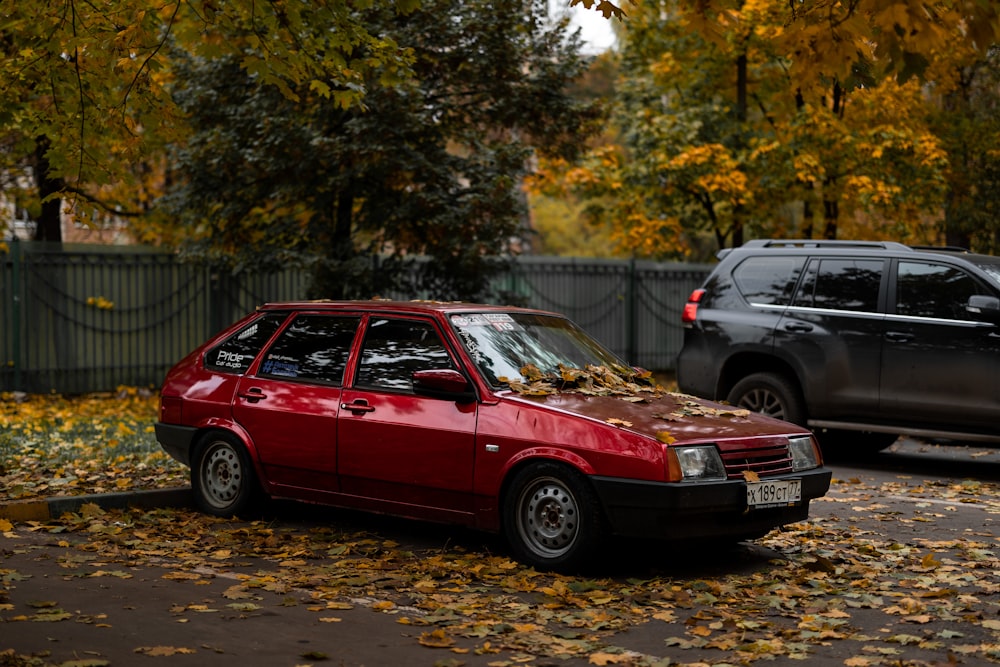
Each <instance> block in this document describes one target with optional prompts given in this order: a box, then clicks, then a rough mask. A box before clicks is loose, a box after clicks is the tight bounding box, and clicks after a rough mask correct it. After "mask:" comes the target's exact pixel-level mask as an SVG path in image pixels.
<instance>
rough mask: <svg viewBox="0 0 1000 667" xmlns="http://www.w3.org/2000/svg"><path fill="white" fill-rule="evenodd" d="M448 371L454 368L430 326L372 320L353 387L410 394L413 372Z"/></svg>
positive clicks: (418, 322)
mask: <svg viewBox="0 0 1000 667" xmlns="http://www.w3.org/2000/svg"><path fill="white" fill-rule="evenodd" d="M449 368H450V369H454V368H455V365H454V364H453V363H452V361H451V357H450V356H449V355H448V350H447V349H446V348H445V346H444V343H443V342H442V341H441V337H440V336H439V335H438V333H437V331H436V330H435V329H434V327H433V326H432V325H431V323H430V322H421V321H417V320H402V319H388V318H372V320H371V323H370V324H369V325H368V331H367V332H366V333H365V342H364V344H363V347H362V350H361V363H360V365H359V367H358V373H357V379H356V381H355V386H357V387H364V388H368V389H390V390H394V391H413V380H412V377H411V376H412V375H413V372H414V371H418V370H426V369H449Z"/></svg>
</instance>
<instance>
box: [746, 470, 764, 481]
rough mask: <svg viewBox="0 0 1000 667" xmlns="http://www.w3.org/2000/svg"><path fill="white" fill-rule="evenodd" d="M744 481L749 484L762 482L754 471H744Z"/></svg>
mask: <svg viewBox="0 0 1000 667" xmlns="http://www.w3.org/2000/svg"><path fill="white" fill-rule="evenodd" d="M743 479H745V480H746V481H748V482H759V481H760V475H758V474H757V473H755V472H754V471H753V470H744V471H743Z"/></svg>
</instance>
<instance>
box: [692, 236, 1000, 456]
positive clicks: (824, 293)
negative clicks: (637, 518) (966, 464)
mask: <svg viewBox="0 0 1000 667" xmlns="http://www.w3.org/2000/svg"><path fill="white" fill-rule="evenodd" d="M719 259H720V262H719V264H718V265H717V266H716V268H715V270H714V271H712V274H711V275H710V276H709V278H708V280H707V281H706V282H705V284H704V285H703V286H702V287H701V288H700V289H697V290H695V291H694V292H693V293H692V294H691V296H690V297H689V299H688V302H687V305H686V306H685V309H684V315H683V320H684V324H685V327H686V328H685V332H684V347H683V349H682V350H681V352H680V355H679V356H678V360H677V382H678V386H679V387H680V389H681V391H684V392H687V393H689V394H694V395H697V396H702V397H706V398H713V399H725V400H727V401H728V402H729V403H731V404H733V405H736V406H741V407H745V408H749V409H751V410H755V411H758V412H764V413H767V414H769V415H772V416H775V417H779V418H781V419H785V420H787V421H790V422H795V423H797V424H801V425H804V426H809V427H810V428H812V429H813V430H814V431H816V433H817V434H818V435H819V437H820V440H821V442H822V443H823V444H824V449H825V450H826V451H827V452H829V453H837V452H844V453H847V452H848V451H849V452H850V453H859V452H863V451H878V450H881V449H884V448H885V447H888V446H889V445H890V444H892V443H893V442H894V441H895V440H896V438H897V436H898V435H899V434H909V435H916V436H926V437H939V438H950V439H958V440H967V441H968V440H973V441H984V442H1000V258H997V257H989V256H985V255H975V254H971V253H968V252H965V251H963V250H961V249H953V248H924V247H910V246H906V245H903V244H901V243H891V242H884V243H883V242H861V241H807V240H780V241H778V240H772V241H766V240H759V241H751V242H749V243H747V244H745V245H743V246H741V247H739V248H735V249H727V250H723V251H722V252H720V253H719Z"/></svg>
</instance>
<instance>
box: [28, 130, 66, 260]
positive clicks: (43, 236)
mask: <svg viewBox="0 0 1000 667" xmlns="http://www.w3.org/2000/svg"><path fill="white" fill-rule="evenodd" d="M49 146H50V142H49V138H48V137H39V138H38V140H37V141H36V143H35V169H34V172H35V186H36V187H37V188H38V196H39V198H40V199H41V200H42V213H41V215H40V216H39V217H38V219H37V220H35V240H36V241H56V242H61V241H62V215H61V212H62V198H61V197H58V196H56V195H58V194H59V192H61V191H62V189H63V181H62V179H59V178H51V177H50V176H49V172H50V171H51V165H50V164H49V158H48V155H47V153H48V151H49Z"/></svg>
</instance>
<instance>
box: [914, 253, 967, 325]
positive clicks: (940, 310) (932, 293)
mask: <svg viewBox="0 0 1000 667" xmlns="http://www.w3.org/2000/svg"><path fill="white" fill-rule="evenodd" d="M984 293H985V292H984V291H983V290H981V289H979V285H978V284H977V283H976V280H975V279H974V278H973V277H972V276H970V275H969V274H967V273H965V272H964V271H961V270H960V269H957V268H955V267H953V266H947V265H944V264H931V263H928V262H900V263H899V270H898V272H897V274H896V313H897V314H899V315H914V316H918V317H936V318H940V319H946V320H968V319H971V318H970V317H969V314H968V312H967V311H966V310H965V305H966V304H967V303H968V302H969V297H970V296H972V295H974V294H984Z"/></svg>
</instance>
